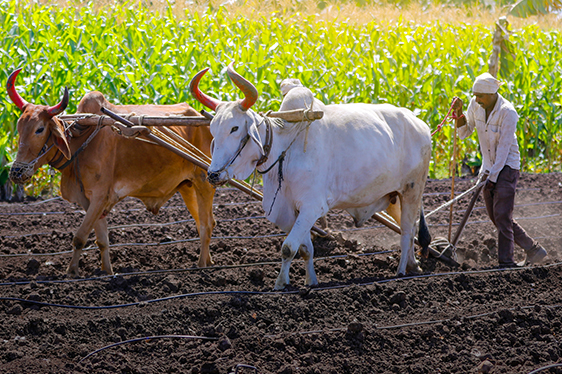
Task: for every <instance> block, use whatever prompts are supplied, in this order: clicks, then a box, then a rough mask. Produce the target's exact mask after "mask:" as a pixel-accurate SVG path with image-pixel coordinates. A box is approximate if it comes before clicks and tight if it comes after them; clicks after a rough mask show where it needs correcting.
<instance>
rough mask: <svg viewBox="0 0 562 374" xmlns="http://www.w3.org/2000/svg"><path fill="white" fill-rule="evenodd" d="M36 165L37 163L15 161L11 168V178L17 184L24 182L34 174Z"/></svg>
mask: <svg viewBox="0 0 562 374" xmlns="http://www.w3.org/2000/svg"><path fill="white" fill-rule="evenodd" d="M34 166H35V163H24V162H17V161H15V162H14V163H13V164H12V167H11V168H10V180H11V181H12V182H14V183H16V184H24V183H25V182H27V181H28V180H30V179H31V177H32V176H33V173H34V171H35V170H34V169H35V167H34Z"/></svg>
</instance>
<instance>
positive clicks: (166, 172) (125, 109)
mask: <svg viewBox="0 0 562 374" xmlns="http://www.w3.org/2000/svg"><path fill="white" fill-rule="evenodd" d="M30 106H34V105H33V104H27V105H26V107H25V109H26V110H25V111H24V114H23V115H22V117H23V116H24V115H25V112H26V111H27V110H28V109H29V108H28V107H30ZM102 106H103V107H106V108H107V109H109V110H111V111H113V112H115V113H119V114H130V113H135V114H137V115H143V114H144V115H154V116H162V115H185V116H198V115H200V114H199V113H198V112H197V111H195V110H194V109H193V108H191V107H190V106H189V105H187V104H176V105H138V106H134V105H112V104H111V103H109V102H107V100H106V99H105V97H104V96H103V95H102V94H101V93H99V92H90V93H88V94H86V95H85V96H84V97H83V98H82V100H81V101H80V103H79V104H78V109H77V112H78V113H93V114H100V115H101V114H102V113H101V111H100V108H101V107H102ZM171 129H173V130H174V131H176V132H177V133H178V134H180V135H181V136H182V137H183V138H185V139H187V140H188V141H189V142H191V143H192V144H193V145H195V146H196V147H197V148H199V149H200V150H202V151H203V152H204V153H205V154H207V155H209V156H210V144H211V139H212V136H211V133H210V131H209V128H208V127H207V126H199V127H190V126H178V127H171ZM22 130H23V131H21V130H20V127H19V122H18V131H20V147H21V144H22V143H24V144H26V143H29V140H27V139H25V136H31V135H33V134H34V131H35V130H34V129H31V130H25V129H22ZM94 130H95V126H76V127H75V128H73V129H72V131H71V133H72V137H70V138H68V144H69V147H70V153H71V154H74V153H75V152H76V151H77V150H78V149H79V148H80V146H81V145H82V144H83V143H84V142H85V141H86V139H88V138H89V137H90V134H91V133H92V132H93V131H94ZM45 138H46V136H45ZM43 144H44V143H43ZM23 148H26V147H25V146H24V147H23ZM35 148H36V149H34V150H32V151H29V150H26V151H25V152H26V153H27V155H26V156H25V157H24V155H23V154H22V160H20V161H22V162H25V161H27V162H29V161H30V160H31V159H33V158H35V157H36V156H37V153H38V150H37V147H35ZM39 149H40V147H39ZM19 156H20V154H19V152H18V158H19ZM41 162H42V164H45V163H52V165H53V166H54V167H56V168H60V167H62V166H63V165H64V164H65V163H66V162H67V160H66V158H64V157H63V156H62V155H61V152H60V151H59V150H58V149H57V148H54V147H53V149H51V150H50V151H49V152H48V153H47V154H46V155H45V157H42V158H41V159H40V160H38V162H37V163H38V164H39V163H41ZM39 166H40V165H36V167H35V168H34V170H36V169H37V168H38V167H39ZM61 173H62V177H61V194H62V197H63V198H64V199H66V200H68V201H71V202H75V203H78V204H80V205H81V206H82V207H83V208H84V209H85V210H86V216H85V218H84V221H83V222H82V224H81V226H80V227H79V228H78V231H77V232H76V234H75V236H74V240H73V246H74V254H73V257H72V261H71V263H70V265H69V266H68V269H67V272H68V273H70V274H78V261H79V259H80V254H81V252H82V249H83V248H84V245H85V243H86V240H87V238H88V235H89V234H90V232H91V231H92V229H94V230H95V233H96V239H97V240H96V243H97V245H98V247H99V248H100V251H101V262H102V264H101V268H102V270H104V271H106V272H107V273H109V274H113V270H112V267H111V263H110V259H109V238H108V231H107V220H106V215H107V214H108V213H109V212H110V211H111V209H112V208H113V206H114V205H115V204H116V203H117V202H118V201H120V200H121V199H123V198H125V197H126V196H132V197H136V198H139V199H140V200H142V201H143V202H144V204H145V205H146V207H147V209H148V210H149V211H151V212H152V213H154V214H157V213H158V210H159V209H160V207H161V206H162V205H163V204H164V203H165V202H166V201H168V200H169V199H170V198H171V197H172V196H173V195H174V194H175V193H176V192H177V191H179V192H180V194H181V195H182V197H183V200H184V202H185V204H186V206H187V209H188V210H189V212H190V213H191V215H192V216H193V218H194V219H195V222H196V225H197V230H198V232H199V236H200V239H201V252H200V255H199V262H198V266H199V267H205V266H210V265H212V264H213V262H212V260H211V256H210V253H209V242H210V239H211V233H212V230H213V227H214V226H215V220H214V218H213V214H212V203H213V196H214V188H213V187H212V186H211V185H210V184H209V183H208V182H207V181H206V172H205V171H204V170H202V169H200V168H198V167H196V166H195V165H193V164H192V163H190V162H189V161H187V160H185V159H183V158H181V157H180V156H178V155H176V154H174V153H172V152H171V151H169V150H166V149H164V148H163V147H160V146H158V145H154V144H150V143H147V142H143V141H139V140H135V139H127V138H124V137H122V136H120V135H118V134H116V133H115V132H113V131H112V130H111V128H110V127H102V128H101V129H100V131H99V133H98V134H97V135H95V137H93V138H92V139H91V141H90V143H89V144H88V146H87V147H86V148H84V149H83V151H81V152H80V153H79V154H78V156H77V157H76V159H75V160H74V161H73V162H71V163H69V164H68V166H66V167H64V168H63V169H62V170H61Z"/></svg>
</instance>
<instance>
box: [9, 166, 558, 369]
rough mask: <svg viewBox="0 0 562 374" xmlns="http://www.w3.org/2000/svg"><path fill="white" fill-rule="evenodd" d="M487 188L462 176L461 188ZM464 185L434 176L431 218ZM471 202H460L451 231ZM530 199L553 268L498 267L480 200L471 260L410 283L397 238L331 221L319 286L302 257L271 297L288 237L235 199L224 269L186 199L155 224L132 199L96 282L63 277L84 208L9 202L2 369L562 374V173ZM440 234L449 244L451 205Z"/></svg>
mask: <svg viewBox="0 0 562 374" xmlns="http://www.w3.org/2000/svg"><path fill="white" fill-rule="evenodd" d="M474 182H475V180H474V179H471V178H468V177H466V178H460V179H459V178H457V179H456V183H455V190H456V191H459V192H462V191H466V190H467V189H468V188H470V187H471V186H472V185H473V183H474ZM450 191H451V181H450V180H429V181H428V183H427V186H426V190H425V195H424V207H425V212H426V214H427V213H429V212H430V211H432V210H434V209H435V208H437V207H438V206H440V205H441V204H443V203H444V202H446V201H448V200H449V199H450ZM468 200H469V198H465V199H463V200H461V201H460V202H459V203H458V204H455V213H454V216H453V223H454V224H453V226H452V231H453V234H454V232H455V231H456V229H457V228H458V222H459V221H460V219H461V217H462V215H463V214H464V209H465V208H466V205H467V203H468ZM516 204H517V206H516V208H515V212H514V217H515V218H516V219H517V220H518V222H519V223H520V224H521V225H522V226H523V227H524V228H525V229H526V230H527V232H528V233H529V234H530V235H531V236H532V237H534V238H536V239H537V240H538V241H539V242H540V243H541V244H542V245H543V246H544V247H545V248H546V249H547V250H548V251H549V256H548V257H547V260H546V263H545V264H544V265H541V266H536V265H535V266H532V267H527V268H518V269H507V270H505V269H498V267H497V250H496V235H497V233H496V231H495V229H494V227H493V225H492V224H491V222H490V221H489V219H488V217H487V215H486V212H485V209H484V205H483V201H482V200H481V199H479V200H478V201H477V203H476V208H475V210H474V211H473V212H472V215H471V216H470V218H469V221H468V225H467V226H466V228H465V230H464V231H463V234H462V236H461V239H460V241H459V243H458V245H457V256H458V261H459V263H460V264H461V266H460V267H458V268H452V267H449V266H447V265H445V264H443V263H442V262H440V261H437V260H436V259H434V258H429V259H422V260H421V266H422V269H423V270H424V272H425V273H424V276H423V277H416V278H408V277H407V278H401V279H397V278H396V277H395V272H396V269H397V265H398V259H399V256H400V253H399V246H398V244H399V236H398V235H397V234H395V233H393V232H392V231H391V230H389V229H388V228H386V227H382V226H381V225H380V224H378V223H377V222H376V221H374V220H370V221H369V222H368V223H367V224H366V226H365V227H363V228H361V229H356V228H355V227H354V225H353V220H352V219H351V217H349V215H347V214H346V213H345V212H342V211H334V212H332V213H331V214H330V215H329V216H328V220H327V221H328V225H329V227H330V229H331V230H333V231H334V232H341V234H342V235H343V238H344V240H340V241H336V240H328V239H323V238H316V239H315V240H314V244H315V252H316V253H315V257H316V258H317V260H316V262H315V268H316V271H317V275H318V280H319V282H320V284H319V286H318V287H315V288H307V287H305V286H304V269H303V263H302V262H301V261H300V260H299V259H296V260H295V261H294V262H293V265H292V268H291V282H292V283H291V286H289V287H288V288H287V289H286V290H284V291H283V292H272V288H273V285H274V282H275V279H276V277H277V272H278V271H279V269H280V258H281V256H280V249H281V244H282V242H283V233H282V232H281V231H280V230H279V229H278V228H276V227H275V226H274V225H273V224H271V223H270V222H269V221H267V220H266V219H265V218H264V212H263V209H262V207H261V204H260V203H258V202H256V201H253V200H251V199H250V198H248V197H247V196H246V195H244V194H243V193H241V192H238V191H237V190H234V189H230V188H220V189H218V190H217V192H216V195H215V210H214V212H215V217H216V219H217V227H216V228H215V230H214V232H213V237H214V238H215V239H213V241H212V243H211V254H212V255H213V259H214V261H215V263H216V266H215V267H213V268H207V269H196V268H194V266H195V264H196V262H197V258H198V248H199V243H198V240H197V238H198V236H197V231H196V228H195V225H194V222H193V220H192V219H191V216H190V214H189V212H187V210H186V208H185V206H183V203H182V201H181V198H180V197H179V195H176V196H174V197H173V198H172V199H171V200H170V202H169V203H168V204H167V205H165V206H164V207H163V208H162V209H161V211H160V214H159V215H157V216H153V215H152V214H151V213H149V212H147V211H146V209H144V206H143V205H142V204H141V203H140V202H139V201H137V200H135V199H130V198H127V199H125V200H124V201H122V202H120V203H119V204H118V205H117V206H116V207H115V209H114V210H113V212H112V213H111V214H110V215H109V225H110V226H111V227H112V228H111V229H110V241H111V243H112V248H111V259H112V263H113V267H114V270H115V271H116V273H118V274H117V275H115V276H107V275H105V274H103V273H101V272H100V271H99V269H98V268H99V266H100V262H99V252H98V251H97V249H96V248H95V244H94V235H93V233H92V235H91V236H90V241H89V243H88V247H89V248H88V250H86V251H85V252H84V254H83V256H82V260H81V262H80V269H81V271H82V276H83V277H82V278H70V277H67V276H66V274H65V271H66V266H67V265H68V262H69V261H70V256H71V254H70V252H69V251H70V249H71V243H72V236H73V232H74V231H75V230H76V229H77V227H78V225H79V223H80V222H81V220H82V218H83V217H84V212H83V211H81V209H80V208H79V207H78V206H75V205H72V204H69V203H67V202H65V201H63V200H61V199H54V200H46V201H42V200H36V201H33V200H31V199H29V198H28V199H27V200H26V201H24V202H23V203H0V215H1V219H0V255H1V257H0V263H1V266H0V316H1V318H0V320H1V321H2V325H1V327H0V372H1V373H143V374H144V373H221V374H222V373H225V374H226V373H232V372H237V373H241V374H244V373H283V374H291V373H307V374H308V373H310V374H312V373H338V374H339V373H477V372H483V373H486V372H490V373H530V372H537V371H536V370H540V372H541V373H562V368H561V367H560V366H556V365H555V364H557V363H559V362H561V361H562V358H561V357H562V341H560V340H559V339H560V337H561V336H562V263H561V258H562V256H561V255H562V253H561V250H562V237H561V236H562V234H561V233H560V231H561V228H562V217H561V215H560V214H561V212H562V175H561V174H559V173H558V174H541V175H530V174H523V175H522V177H521V180H520V182H519V185H518V192H517V196H516ZM428 223H429V225H430V231H431V233H432V235H433V237H434V238H435V237H447V236H448V230H449V229H448V223H449V210H448V209H445V210H443V211H440V212H438V213H435V214H433V215H431V216H430V217H429V218H428ZM58 252H63V253H58ZM516 259H517V260H523V259H524V253H523V251H522V250H521V249H520V248H516ZM104 347H107V348H105V349H102V348H104ZM100 349H101V350H100ZM98 350H99V351H98ZM549 366H550V368H548V367H549ZM541 369H543V370H541Z"/></svg>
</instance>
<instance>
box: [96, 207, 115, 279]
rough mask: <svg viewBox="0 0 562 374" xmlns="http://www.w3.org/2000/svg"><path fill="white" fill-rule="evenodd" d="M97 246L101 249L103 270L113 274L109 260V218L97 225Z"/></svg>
mask: <svg viewBox="0 0 562 374" xmlns="http://www.w3.org/2000/svg"><path fill="white" fill-rule="evenodd" d="M94 230H95V231H96V244H97V246H98V248H99V249H100V256H101V270H103V271H105V272H106V273H107V274H113V267H112V266H111V260H110V258H109V235H108V231H107V218H105V217H104V218H102V219H98V220H97V221H96V223H95V226H94Z"/></svg>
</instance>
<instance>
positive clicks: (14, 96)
mask: <svg viewBox="0 0 562 374" xmlns="http://www.w3.org/2000/svg"><path fill="white" fill-rule="evenodd" d="M21 70H22V68H19V69H17V70H16V71H14V72H13V73H12V74H10V76H9V77H8V83H7V84H6V88H7V89H8V96H10V99H11V100H12V101H13V102H14V104H16V106H17V107H18V108H19V109H20V110H22V111H23V107H24V106H25V105H26V104H27V101H25V100H24V99H23V98H22V97H21V96H20V94H18V93H17V91H16V87H15V84H14V83H15V82H16V78H17V76H18V74H19V73H20V71H21ZM68 98H69V95H68V88H67V87H65V88H64V95H63V97H62V100H61V101H60V103H58V104H57V105H55V106H52V107H49V108H47V113H48V114H49V115H50V116H51V117H53V116H56V115H57V114H60V113H62V112H63V111H64V110H65V109H66V107H67V106H68Z"/></svg>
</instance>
